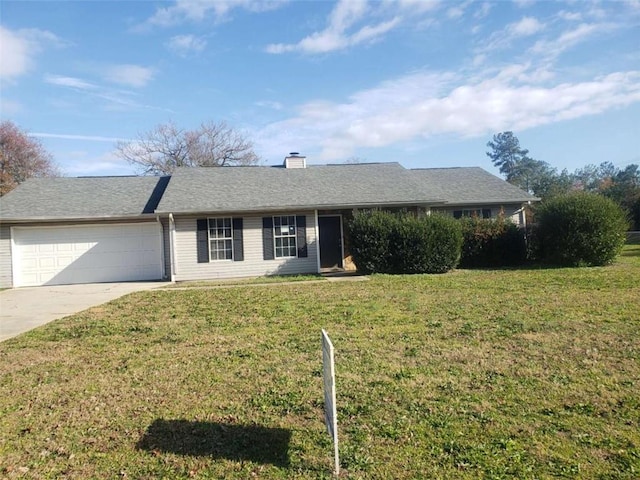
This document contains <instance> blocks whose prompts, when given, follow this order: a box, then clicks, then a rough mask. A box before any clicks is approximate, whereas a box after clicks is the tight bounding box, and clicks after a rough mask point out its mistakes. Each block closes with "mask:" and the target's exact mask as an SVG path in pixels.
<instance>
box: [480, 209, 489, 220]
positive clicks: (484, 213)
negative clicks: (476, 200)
mask: <svg viewBox="0 0 640 480" xmlns="http://www.w3.org/2000/svg"><path fill="white" fill-rule="evenodd" d="M482 218H491V209H490V208H483V209H482Z"/></svg>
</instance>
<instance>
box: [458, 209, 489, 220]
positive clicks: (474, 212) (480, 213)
mask: <svg viewBox="0 0 640 480" xmlns="http://www.w3.org/2000/svg"><path fill="white" fill-rule="evenodd" d="M453 217H454V218H463V217H472V218H491V209H490V208H483V209H480V208H473V209H464V210H454V211H453Z"/></svg>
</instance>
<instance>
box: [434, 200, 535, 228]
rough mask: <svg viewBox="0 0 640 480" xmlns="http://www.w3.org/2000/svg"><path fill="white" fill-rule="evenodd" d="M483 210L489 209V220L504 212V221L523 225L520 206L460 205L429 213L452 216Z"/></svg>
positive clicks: (437, 209) (435, 209)
mask: <svg viewBox="0 0 640 480" xmlns="http://www.w3.org/2000/svg"><path fill="white" fill-rule="evenodd" d="M483 209H491V218H497V217H498V215H500V212H501V211H503V212H504V216H505V218H506V219H509V220H511V221H512V222H513V223H515V224H516V225H521V224H522V223H523V217H522V215H521V213H520V212H521V210H522V205H520V204H515V205H514V204H510V205H460V206H456V207H447V208H435V207H434V208H432V209H431V212H433V213H444V214H445V215H451V216H453V212H454V211H456V210H483Z"/></svg>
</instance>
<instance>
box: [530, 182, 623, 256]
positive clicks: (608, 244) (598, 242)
mask: <svg viewBox="0 0 640 480" xmlns="http://www.w3.org/2000/svg"><path fill="white" fill-rule="evenodd" d="M537 222H538V231H537V232H536V235H537V237H538V243H539V249H540V254H541V257H542V260H543V261H546V262H548V263H551V264H554V265H562V266H580V265H606V264H608V263H611V262H613V260H614V259H615V257H616V256H617V255H618V254H619V253H620V251H621V250H622V247H623V246H624V242H625V237H626V235H625V234H626V230H627V228H628V226H629V223H628V221H627V219H626V216H625V213H624V211H623V210H622V208H620V206H619V205H617V204H616V203H615V202H614V201H612V200H610V199H608V198H605V197H602V196H600V195H596V194H591V193H585V192H577V193H572V194H569V195H562V196H559V197H555V198H553V199H551V200H549V201H548V202H545V203H543V204H542V205H540V207H539V208H538V211H537Z"/></svg>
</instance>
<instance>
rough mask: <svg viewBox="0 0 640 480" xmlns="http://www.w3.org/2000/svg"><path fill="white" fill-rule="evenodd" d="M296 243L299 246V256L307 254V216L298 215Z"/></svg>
mask: <svg viewBox="0 0 640 480" xmlns="http://www.w3.org/2000/svg"><path fill="white" fill-rule="evenodd" d="M296 228H297V230H296V244H297V246H298V257H306V256H307V217H305V216H304V215H298V216H297V217H296Z"/></svg>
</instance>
